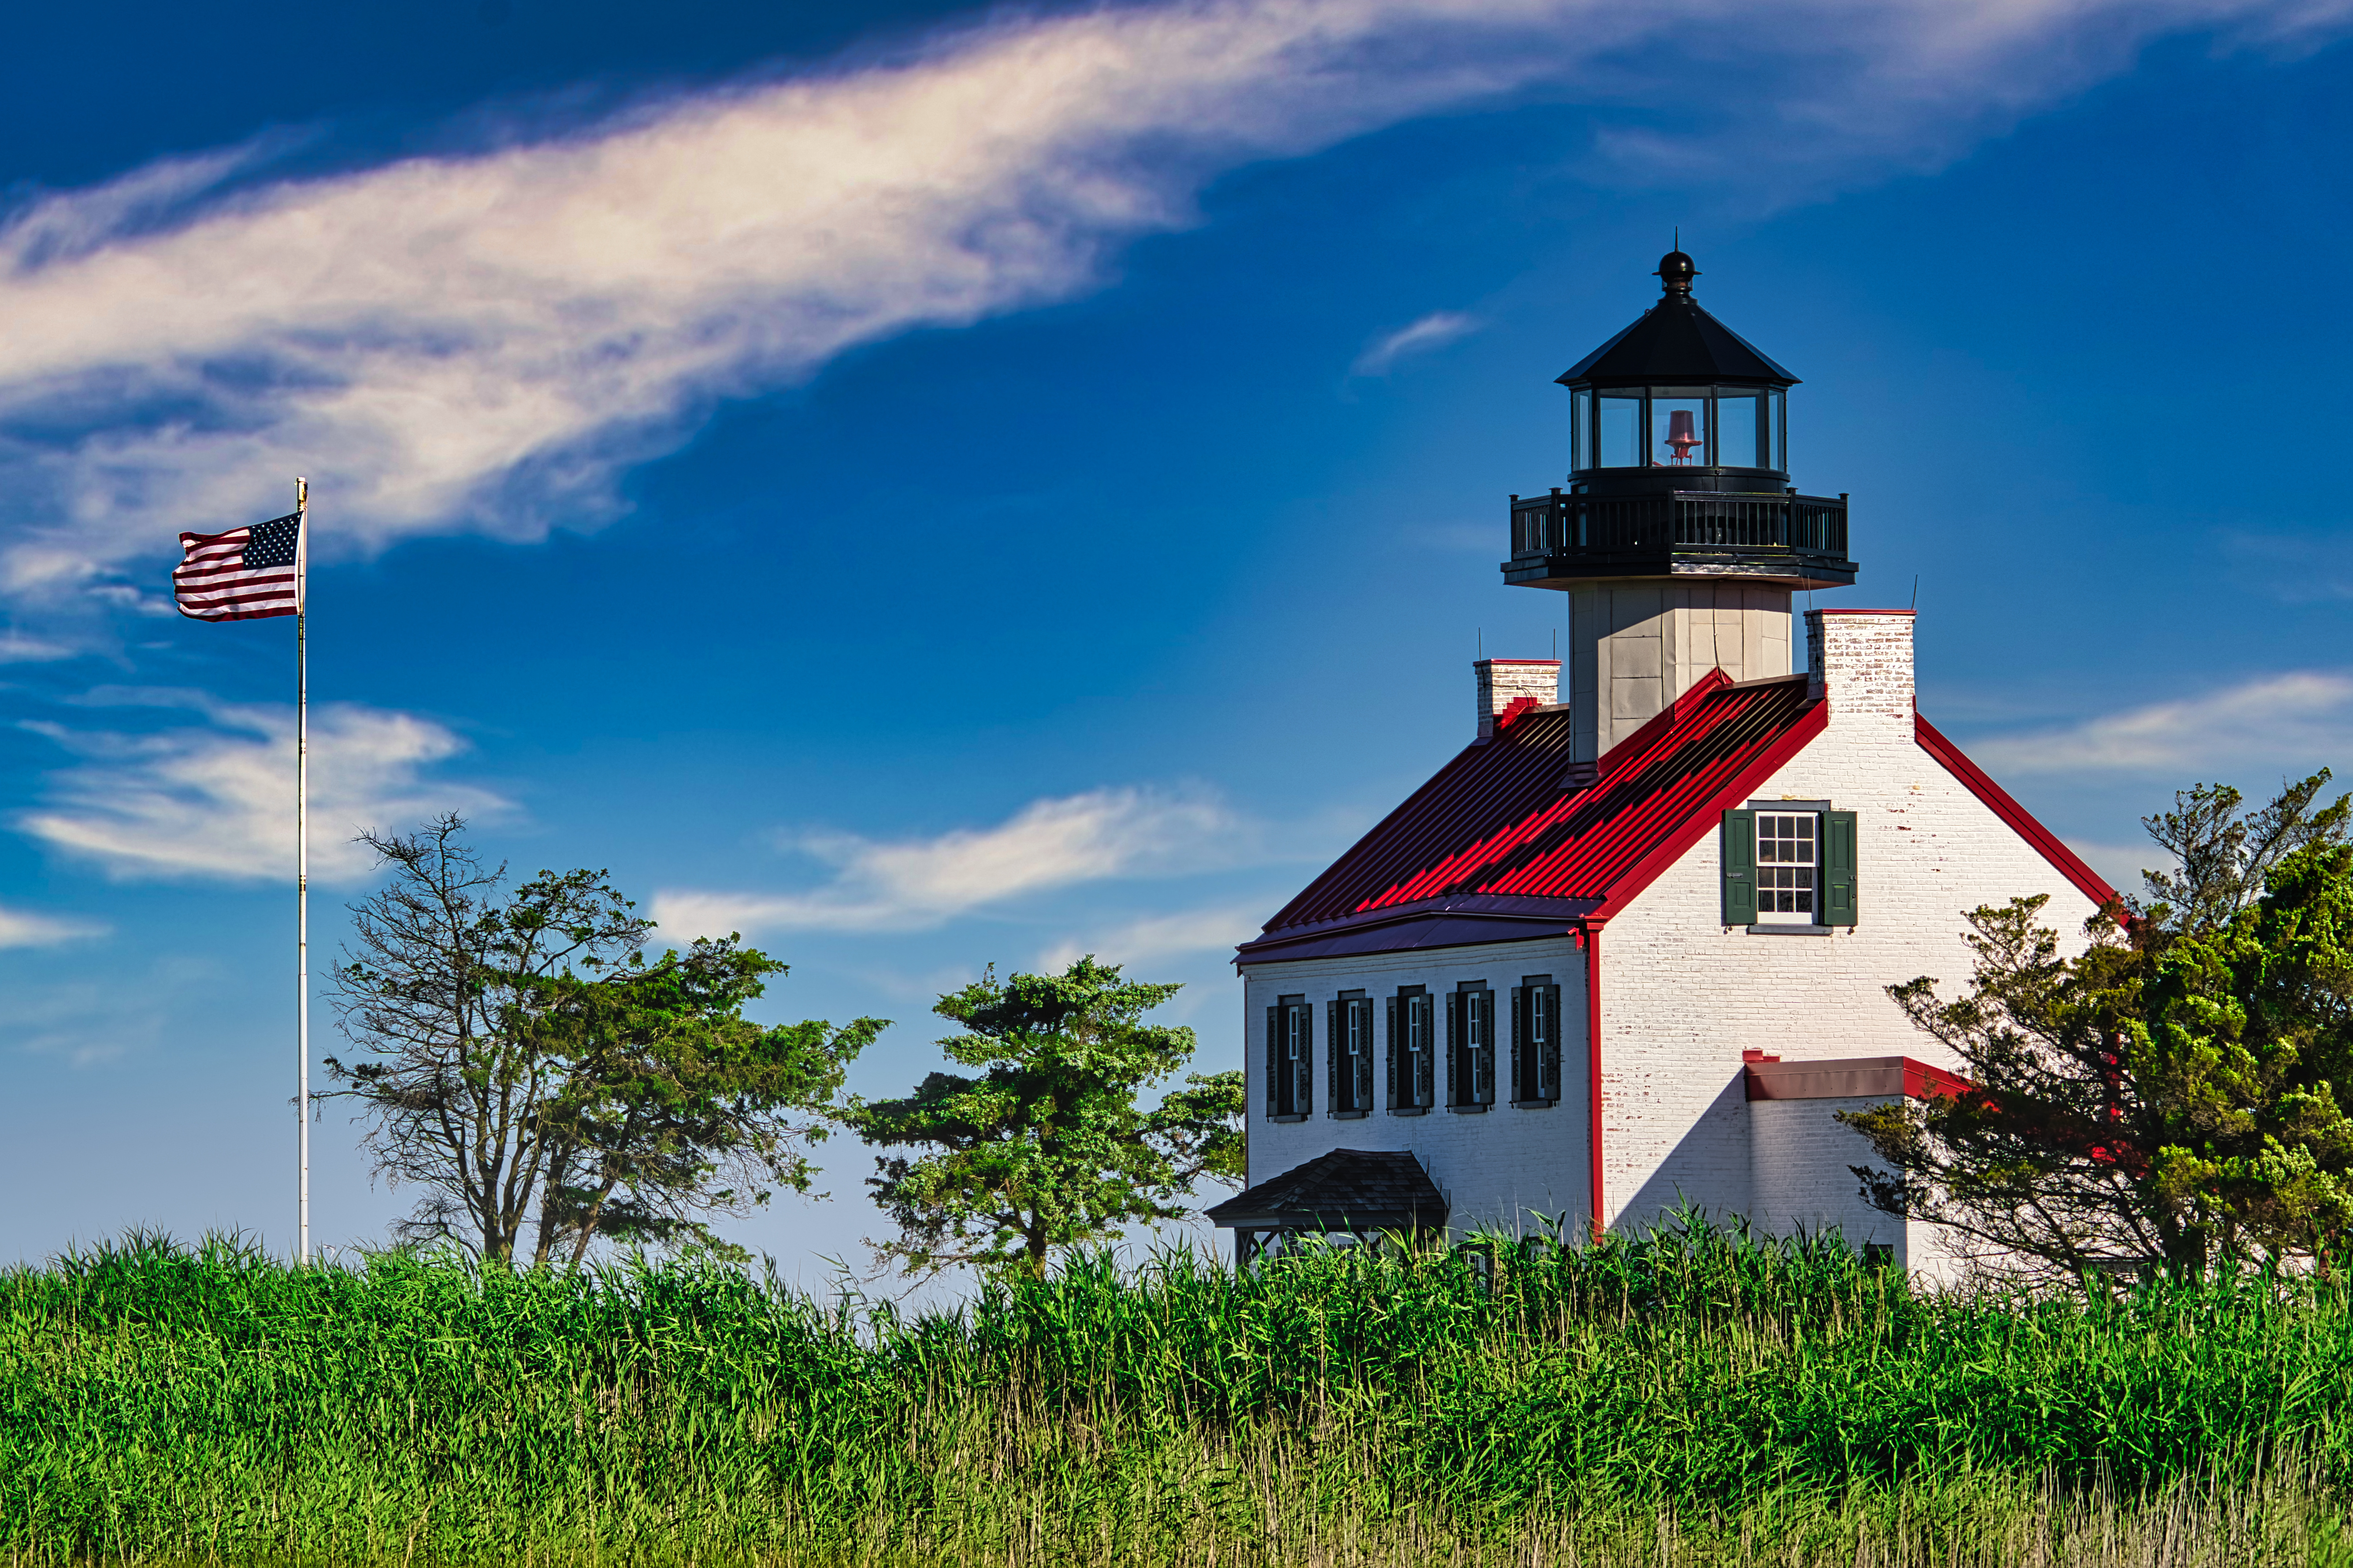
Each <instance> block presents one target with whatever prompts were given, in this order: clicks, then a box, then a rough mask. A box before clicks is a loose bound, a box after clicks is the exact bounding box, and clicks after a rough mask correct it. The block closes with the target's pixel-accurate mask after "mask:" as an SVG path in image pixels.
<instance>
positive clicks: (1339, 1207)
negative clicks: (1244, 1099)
mask: <svg viewBox="0 0 2353 1568" xmlns="http://www.w3.org/2000/svg"><path fill="white" fill-rule="evenodd" d="M1203 1212H1204V1213H1206V1214H1207V1215H1208V1217H1209V1220H1210V1223H1212V1224H1214V1225H1216V1226H1219V1227H1221V1228H1224V1229H1228V1230H1290V1231H1301V1230H1307V1231H1318V1230H1335V1231H1338V1230H1353V1231H1356V1232H1358V1233H1360V1234H1366V1235H1370V1234H1374V1233H1377V1232H1381V1231H1392V1230H1397V1231H1403V1230H1414V1229H1422V1230H1436V1229H1440V1228H1442V1227H1443V1226H1445V1224H1446V1212H1447V1211H1446V1199H1445V1198H1444V1197H1443V1196H1441V1195H1440V1193H1439V1191H1438V1187H1437V1184H1435V1183H1433V1182H1431V1181H1430V1173H1429V1172H1427V1171H1425V1170H1423V1169H1422V1168H1421V1162H1420V1161H1419V1160H1417V1159H1415V1158H1414V1157H1413V1156H1412V1155H1411V1154H1409V1153H1404V1152H1385V1151H1376V1150H1369V1149H1335V1150H1333V1151H1332V1152H1330V1153H1328V1154H1320V1155H1318V1156H1316V1157H1315V1158H1314V1159H1313V1160H1310V1161H1308V1162H1307V1163H1305V1164H1303V1165H1294V1166H1293V1167H1292V1168H1291V1169H1290V1170H1288V1171H1285V1172H1283V1173H1282V1174H1281V1175H1279V1176H1271V1177H1269V1178H1268V1179H1267V1180H1265V1181H1263V1182H1261V1183H1260V1184H1258V1185H1256V1186H1254V1187H1250V1188H1248V1189H1246V1190H1244V1191H1242V1192H1240V1193H1237V1194H1234V1195H1233V1196H1232V1197H1229V1198H1228V1199H1227V1200H1226V1201H1225V1202H1224V1203H1221V1204H1218V1205H1215V1206H1213V1207H1211V1208H1208V1209H1207V1210H1204V1211H1203Z"/></svg>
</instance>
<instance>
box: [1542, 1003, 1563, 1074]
mask: <svg viewBox="0 0 2353 1568" xmlns="http://www.w3.org/2000/svg"><path fill="white" fill-rule="evenodd" d="M1544 994H1545V1043H1544V1086H1545V1098H1546V1100H1558V1099H1559V1098H1560V1031H1561V1023H1560V987H1559V986H1557V985H1547V986H1546V987H1544Z"/></svg>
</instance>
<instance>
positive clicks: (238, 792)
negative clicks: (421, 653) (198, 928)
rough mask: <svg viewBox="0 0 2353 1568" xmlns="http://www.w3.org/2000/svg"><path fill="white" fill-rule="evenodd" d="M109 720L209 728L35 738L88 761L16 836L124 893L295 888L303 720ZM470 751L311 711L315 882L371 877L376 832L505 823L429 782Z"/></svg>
mask: <svg viewBox="0 0 2353 1568" xmlns="http://www.w3.org/2000/svg"><path fill="white" fill-rule="evenodd" d="M92 700H94V701H95V702H97V703H98V704H100V705H101V706H123V707H130V706H139V707H156V708H171V707H180V708H190V709H194V710H197V711H198V712H200V713H202V714H203V715H204V716H205V718H206V719H207V720H208V721H209V723H208V724H206V725H177V726H172V727H168V728H164V729H160V730H153V731H138V732H134V731H114V730H80V729H69V728H67V727H66V726H63V725H59V724H53V723H47V722H40V723H28V724H27V725H26V728H27V729H31V730H34V731H37V732H38V733H41V734H45V735H47V736H49V737H50V738H51V739H53V740H55V741H56V742H58V744H59V745H60V746H63V747H64V748H65V749H66V750H67V751H69V752H72V753H73V754H75V755H76V756H78V757H79V758H81V759H82V760H81V762H80V763H79V764H78V765H76V766H74V767H70V768H66V769H62V770H60V771H58V772H57V773H51V774H50V775H49V776H48V778H47V783H46V787H45V788H44V790H43V800H42V803H41V804H40V805H37V806H36V807H34V808H33V809H31V810H29V811H26V812H22V813H20V814H19V815H18V816H17V817H16V826H17V827H18V828H19V829H20V830H21V831H23V832H26V833H28V834H30V835H32V836H33V837H36V838H37V839H39V840H41V841H42V842H44V843H46V844H48V845H50V846H52V847H56V848H58V849H60V850H63V851H65V852H66V853H68V854H70V855H73V856H76V857H79V858H86V859H90V860H93V861H95V862H97V863H98V864H99V865H100V867H102V868H104V869H105V870H106V872H107V873H108V874H109V875H110V876H111V877H113V878H116V879H139V878H165V879H188V878H194V879H225V880H232V881H245V880H259V879H269V878H288V879H290V878H291V877H292V876H293V874H294V812H293V795H294V711H293V710H292V709H290V708H279V707H269V706H263V705H259V704H236V703H225V702H216V701H214V700H211V699H209V698H206V697H204V696H201V695H199V694H195V693H189V692H174V691H114V692H100V693H94V694H93V697H92ZM465 749H466V743H465V742H464V741H462V740H460V739H459V737H458V736H456V735H455V734H452V733H451V732H450V731H448V729H446V728H444V727H443V726H442V725H440V724H437V723H435V722H434V721H431V720H429V719H423V718H419V717H418V716H417V715H416V714H413V713H400V712H393V711H388V710H384V709H380V708H365V707H360V706H357V705H355V704H350V703H333V704H329V705H326V706H323V707H316V708H313V709H312V710H311V876H312V878H314V879H317V880H319V881H322V882H345V881H352V880H355V879H360V878H362V877H364V876H365V875H366V874H367V873H368V872H369V871H370V870H371V869H372V868H373V866H374V859H373V857H372V856H371V855H370V854H369V852H368V851H367V850H366V849H365V848H364V847H360V846H357V845H354V844H353V843H352V842H351V839H352V837H353V834H355V833H357V832H358V831H359V830H360V829H362V828H367V827H406V826H409V825H411V824H413V823H416V822H417V821H420V820H422V819H423V818H425V817H427V816H433V815H434V814H436V813H438V812H441V811H449V810H457V811H463V812H465V813H466V814H467V815H468V816H475V817H492V818H495V817H496V816H499V815H500V814H501V813H502V812H503V811H504V810H506V809H507V806H508V803H507V802H506V801H504V800H502V799H501V798H500V797H499V796H498V795H495V794H493V793H492V792H491V791H489V790H486V789H482V788H480V787H478V786H474V785H469V784H456V783H451V782H448V781H442V780H435V779H431V778H428V777H427V776H426V774H427V770H429V769H430V768H432V767H433V766H434V765H435V764H436V763H442V762H446V761H448V759H449V758H451V757H454V756H456V755H457V754H458V753H459V752H462V751H464V750H465Z"/></svg>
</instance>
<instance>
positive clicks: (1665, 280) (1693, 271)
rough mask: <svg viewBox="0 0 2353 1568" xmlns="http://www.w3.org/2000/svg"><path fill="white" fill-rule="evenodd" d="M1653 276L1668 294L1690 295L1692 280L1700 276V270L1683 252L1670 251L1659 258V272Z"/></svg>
mask: <svg viewBox="0 0 2353 1568" xmlns="http://www.w3.org/2000/svg"><path fill="white" fill-rule="evenodd" d="M1653 276H1655V277H1656V278H1657V279H1659V282H1660V285H1661V287H1662V288H1663V289H1665V291H1666V292H1667V293H1670V294H1688V293H1690V292H1691V285H1692V279H1694V278H1696V277H1698V276H1699V268H1696V267H1694V266H1693V265H1692V258H1690V257H1688V256H1685V255H1684V254H1683V252H1682V251H1680V250H1670V251H1668V252H1667V253H1666V254H1665V255H1664V256H1662V257H1660V258H1659V270H1658V271H1657V272H1656V273H1655V274H1653Z"/></svg>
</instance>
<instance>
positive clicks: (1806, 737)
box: [1596, 670, 1831, 920]
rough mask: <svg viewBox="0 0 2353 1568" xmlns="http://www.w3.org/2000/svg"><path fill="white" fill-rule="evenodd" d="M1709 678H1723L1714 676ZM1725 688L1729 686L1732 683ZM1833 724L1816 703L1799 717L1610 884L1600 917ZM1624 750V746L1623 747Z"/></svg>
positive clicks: (1826, 707)
mask: <svg viewBox="0 0 2353 1568" xmlns="http://www.w3.org/2000/svg"><path fill="white" fill-rule="evenodd" d="M1709 673H1710V674H1713V675H1717V676H1721V675H1723V673H1724V672H1723V671H1722V670H1711V671H1710V672H1709ZM1720 684H1724V685H1729V684H1730V681H1729V680H1725V681H1722V682H1720ZM1696 689H1698V688H1696V687H1694V690H1696ZM1678 701H1680V699H1678ZM1830 721H1831V705H1830V704H1829V703H1827V702H1817V703H1815V704H1814V705H1813V706H1812V707H1810V708H1808V709H1807V710H1805V711H1804V712H1803V713H1800V714H1799V715H1798V721H1797V722H1796V723H1794V724H1792V725H1790V726H1789V727H1788V729H1787V730H1785V731H1782V732H1781V734H1780V736H1779V737H1778V739H1777V740H1775V741H1774V742H1773V743H1772V744H1771V745H1769V746H1767V747H1766V748H1765V749H1764V750H1763V751H1761V752H1757V756H1756V759H1755V760H1754V761H1753V762H1751V763H1749V764H1748V765H1747V766H1746V767H1745V768H1743V769H1741V770H1740V772H1738V773H1735V774H1733V775H1732V778H1731V780H1730V781H1729V782H1728V783H1726V784H1725V786H1724V787H1723V788H1722V789H1720V790H1718V791H1716V793H1715V796H1714V798H1712V799H1710V800H1708V801H1706V802H1704V803H1703V804H1702V805H1699V806H1698V807H1696V808H1695V809H1694V811H1693V812H1692V814H1691V815H1690V816H1687V817H1685V818H1684V819H1683V821H1682V822H1681V823H1679V824H1677V825H1676V826H1675V827H1674V828H1673V830H1672V831H1671V832H1669V833H1668V834H1667V835H1666V836H1665V837H1662V838H1661V839H1660V840H1659V842H1658V843H1656V844H1654V845H1652V846H1651V852H1650V853H1649V854H1647V855H1645V856H1643V857H1642V858H1641V859H1640V860H1637V861H1635V862H1634V863H1633V864H1632V865H1631V866H1630V867H1628V868H1626V869H1625V871H1624V872H1623V873H1621V874H1620V876H1619V878H1618V879H1617V880H1616V881H1614V882H1612V883H1610V884H1609V891H1608V892H1606V893H1604V894H1603V895H1602V901H1601V908H1600V909H1599V910H1598V911H1596V912H1597V913H1599V915H1600V916H1601V917H1602V918H1603V919H1605V920H1606V919H1608V918H1609V916H1610V915H1612V914H1615V913H1616V912H1617V911H1618V910H1622V909H1624V908H1625V907H1626V906H1627V904H1629V903H1630V902H1631V901H1632V900H1634V899H1635V898H1636V897H1637V896H1639V895H1640V894H1641V891H1642V889H1645V888H1647V887H1649V886H1650V885H1651V883H1652V882H1655V881H1657V880H1658V879H1659V876H1660V874H1661V873H1662V872H1663V871H1665V870H1666V868H1668V867H1670V866H1672V865H1673V864H1674V863H1675V862H1676V861H1678V860H1680V859H1682V858H1683V855H1684V853H1685V852H1686V851H1688V850H1689V849H1690V848H1691V847H1692V846H1693V845H1694V844H1696V843H1698V842H1699V841H1700V840H1701V839H1702V838H1704V837H1706V836H1707V835H1708V834H1710V833H1712V832H1714V831H1715V829H1716V827H1717V826H1719V825H1720V824H1721V823H1722V821H1723V818H1724V814H1725V811H1727V810H1729V809H1730V808H1731V807H1732V806H1734V805H1738V804H1739V803H1740V802H1742V801H1744V800H1746V799H1747V798H1748V792H1749V791H1751V790H1753V789H1755V788H1756V787H1757V785H1758V784H1762V783H1764V782H1765V781H1766V780H1767V779H1768V778H1770V777H1772V776H1773V775H1774V774H1775V773H1778V772H1779V771H1780V769H1781V767H1782V766H1783V764H1785V763H1788V760H1789V759H1790V758H1791V757H1794V756H1796V755H1797V754H1798V753H1799V752H1801V751H1803V750H1805V748H1806V743H1807V742H1810V741H1811V740H1812V739H1813V738H1814V737H1815V736H1817V735H1819V734H1820V733H1821V732H1822V731H1823V729H1824V728H1825V727H1826V726H1828V725H1829V723H1830ZM1638 733H1639V731H1638ZM1624 744H1625V742H1620V746H1622V745H1624Z"/></svg>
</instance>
